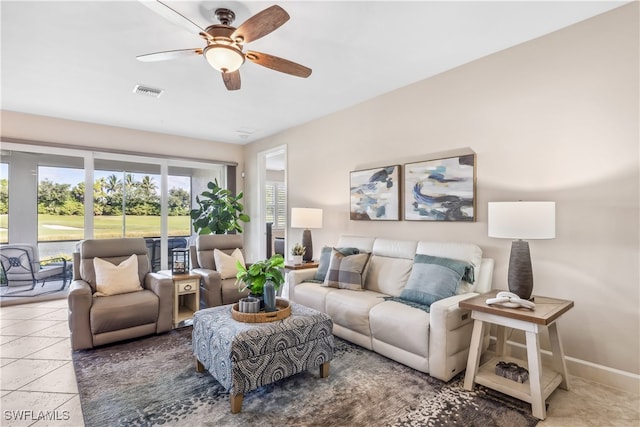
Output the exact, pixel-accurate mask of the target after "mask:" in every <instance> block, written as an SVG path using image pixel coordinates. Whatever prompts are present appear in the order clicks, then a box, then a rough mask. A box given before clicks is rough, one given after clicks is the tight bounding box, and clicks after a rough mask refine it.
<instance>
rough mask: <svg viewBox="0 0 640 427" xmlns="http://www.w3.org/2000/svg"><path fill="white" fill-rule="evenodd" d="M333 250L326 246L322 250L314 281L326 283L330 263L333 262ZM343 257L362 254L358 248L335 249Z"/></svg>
mask: <svg viewBox="0 0 640 427" xmlns="http://www.w3.org/2000/svg"><path fill="white" fill-rule="evenodd" d="M331 249H333V248H332V247H330V246H325V247H324V248H322V252H320V261H319V262H318V270H317V271H316V275H315V277H314V278H313V280H317V281H319V282H324V278H325V277H326V276H327V271H329V262H330V261H331ZM335 249H336V250H337V251H339V252H340V253H341V254H343V255H355V254H358V253H360V250H359V249H358V248H335Z"/></svg>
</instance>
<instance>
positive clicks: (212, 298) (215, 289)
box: [191, 268, 222, 307]
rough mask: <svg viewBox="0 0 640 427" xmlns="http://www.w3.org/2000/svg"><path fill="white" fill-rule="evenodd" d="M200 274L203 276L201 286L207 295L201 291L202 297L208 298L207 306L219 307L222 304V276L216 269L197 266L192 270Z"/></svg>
mask: <svg viewBox="0 0 640 427" xmlns="http://www.w3.org/2000/svg"><path fill="white" fill-rule="evenodd" d="M191 272H192V273H195V274H197V275H199V276H202V282H201V287H203V288H204V290H205V291H206V293H207V295H206V296H205V295H203V292H201V293H200V299H202V298H206V299H207V303H206V304H205V305H206V306H207V307H217V306H219V305H222V276H221V275H220V273H219V272H217V271H216V270H209V269H207V268H195V269H193V270H191Z"/></svg>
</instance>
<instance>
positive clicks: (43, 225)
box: [38, 166, 84, 242]
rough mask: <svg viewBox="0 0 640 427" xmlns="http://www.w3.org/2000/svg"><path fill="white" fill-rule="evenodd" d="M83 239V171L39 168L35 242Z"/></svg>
mask: <svg viewBox="0 0 640 427" xmlns="http://www.w3.org/2000/svg"><path fill="white" fill-rule="evenodd" d="M83 237H84V170H83V169H76V168H68V167H55V166H38V242H52V241H53V242H55V241H67V240H73V241H78V240H81V239H82V238H83Z"/></svg>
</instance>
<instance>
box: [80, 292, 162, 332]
mask: <svg viewBox="0 0 640 427" xmlns="http://www.w3.org/2000/svg"><path fill="white" fill-rule="evenodd" d="M159 304H160V300H159V299H158V296H157V295H156V294H154V293H153V292H152V291H149V290H146V289H145V290H143V291H140V292H130V293H127V294H120V295H113V296H110V297H104V298H94V300H93V305H92V306H91V313H90V325H91V332H92V333H93V334H94V335H96V334H101V333H104V332H112V331H119V330H121V329H128V328H133V327H135V326H141V325H147V324H153V323H156V322H157V320H158V311H159V308H158V307H159Z"/></svg>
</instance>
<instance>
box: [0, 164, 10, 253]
mask: <svg viewBox="0 0 640 427" xmlns="http://www.w3.org/2000/svg"><path fill="white" fill-rule="evenodd" d="M7 242H9V165H8V164H7V163H0V243H7Z"/></svg>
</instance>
